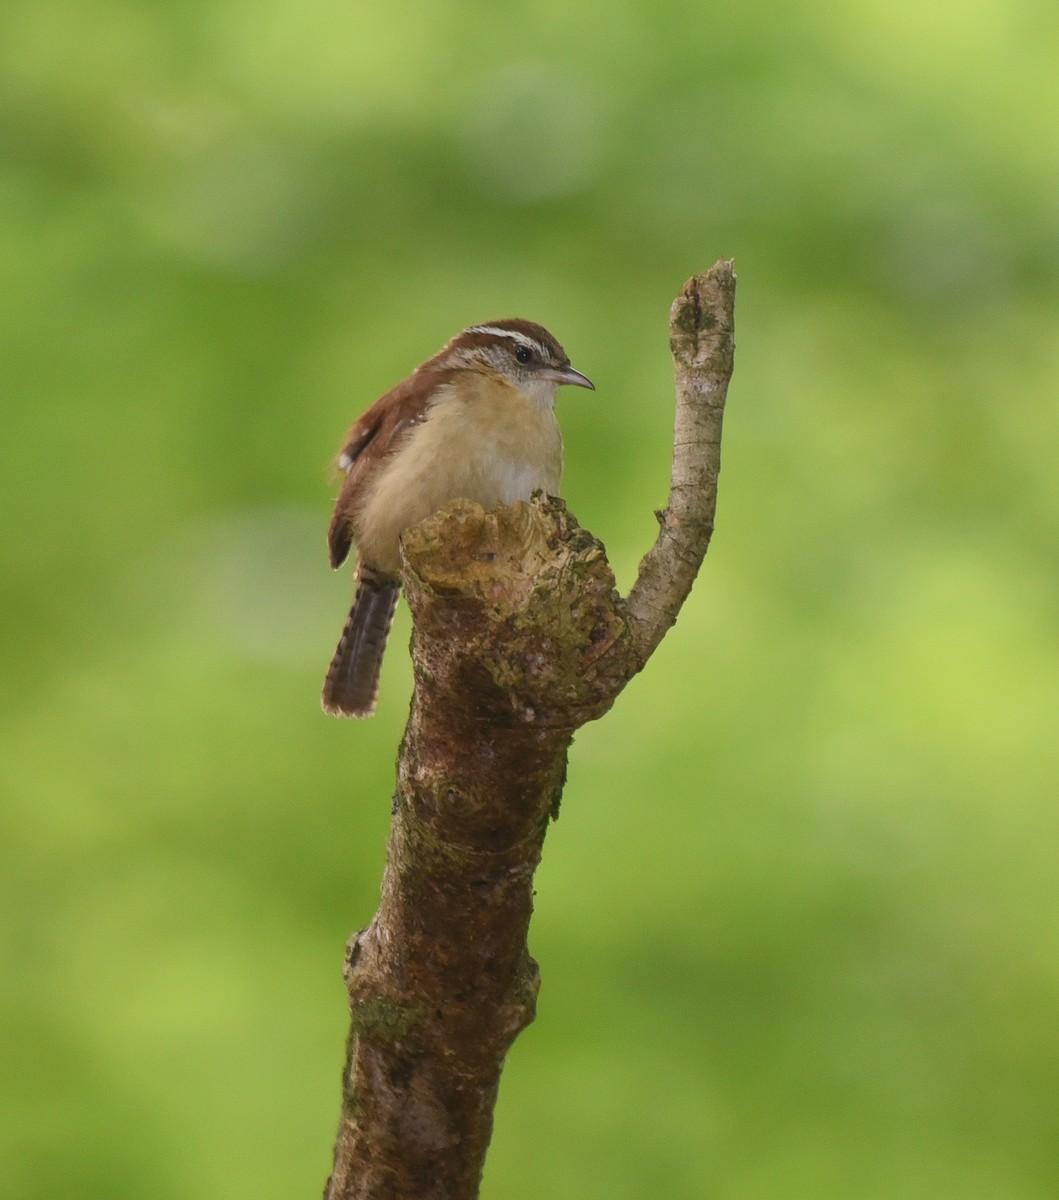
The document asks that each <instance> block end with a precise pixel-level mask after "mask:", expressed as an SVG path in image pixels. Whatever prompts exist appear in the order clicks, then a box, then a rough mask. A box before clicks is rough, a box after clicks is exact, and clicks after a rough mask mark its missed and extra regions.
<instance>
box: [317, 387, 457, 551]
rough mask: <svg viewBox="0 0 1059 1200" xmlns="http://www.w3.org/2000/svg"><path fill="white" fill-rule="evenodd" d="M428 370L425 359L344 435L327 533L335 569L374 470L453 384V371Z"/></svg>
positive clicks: (346, 548)
mask: <svg viewBox="0 0 1059 1200" xmlns="http://www.w3.org/2000/svg"><path fill="white" fill-rule="evenodd" d="M430 368H431V364H429V363H424V365H423V366H422V367H420V368H419V370H417V371H416V372H415V373H414V374H413V375H409V377H408V378H407V379H405V380H403V381H402V382H401V383H399V384H398V385H397V386H396V387H395V388H391V389H390V391H388V392H387V393H386V395H384V396H380V397H379V399H378V400H376V401H375V403H374V404H373V405H372V406H371V408H369V409H368V410H367V412H366V413H364V415H363V416H362V417H361V418H360V420H358V421H357V422H356V424H355V425H354V426H353V427H352V429H350V431H349V433H347V434H346V436H345V439H344V441H343V445H342V451H341V453H340V454H339V456H338V465H339V467H340V469H341V470H343V471H344V472H345V474H346V478H345V479H344V480H343V482H342V487H341V489H340V490H339V493H338V499H337V500H336V501H335V511H334V516H333V517H332V518H331V528H330V529H329V530H328V534H327V544H328V546H329V547H330V550H331V566H332V567H340V566H341V565H342V564H343V563H344V562H345V561H346V559H347V558H348V557H349V552H350V550H351V549H352V547H353V542H354V541H355V540H356V536H357V531H356V523H357V512H358V510H359V508H360V499H361V496H362V494H363V491H364V487H365V485H366V484H367V482H368V481H369V480H370V478H371V476H372V474H373V473H374V470H375V468H376V467H377V466H378V464H379V463H380V462H381V461H382V460H383V459H384V458H387V457H389V455H391V454H393V452H394V451H395V450H396V449H397V448H398V446H400V444H401V443H402V442H403V441H404V439H405V438H406V437H407V436H408V435H409V433H411V431H412V430H413V429H414V428H415V426H416V425H418V424H419V423H420V422H421V421H422V420H423V418H424V417H425V416H426V413H427V409H428V408H429V406H430V399H431V397H432V396H433V394H434V392H435V391H436V389H437V388H439V387H441V386H442V385H443V384H445V383H447V382H449V380H450V379H451V377H452V375H453V374H454V372H452V371H437V370H433V369H430Z"/></svg>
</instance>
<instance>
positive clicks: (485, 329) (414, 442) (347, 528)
mask: <svg viewBox="0 0 1059 1200" xmlns="http://www.w3.org/2000/svg"><path fill="white" fill-rule="evenodd" d="M564 383H569V384H573V385H574V386H575V387H586V388H591V387H592V386H593V385H592V382H591V381H590V380H589V379H587V378H586V377H585V376H584V375H582V374H581V372H580V371H575V370H574V368H573V367H572V366H570V360H569V358H568V357H567V356H566V352H565V351H564V350H563V348H562V346H560V345H559V343H558V342H557V341H556V340H555V338H554V337H552V335H551V334H550V333H549V332H548V331H547V330H546V329H544V328H543V327H542V326H540V325H536V324H534V323H533V322H532V321H523V320H521V319H519V318H510V319H507V320H503V321H490V322H488V323H487V324H484V325H472V326H471V327H470V328H469V329H465V330H464V331H463V332H462V333H459V334H457V335H456V337H454V338H453V339H452V341H450V342H449V343H448V345H446V346H445V347H444V348H443V349H441V350H440V351H439V352H438V353H437V354H435V355H434V357H433V358H428V359H427V361H426V362H424V363H423V364H422V365H421V366H419V367H417V368H416V369H415V371H413V372H412V374H411V375H409V376H408V378H407V379H405V380H404V381H403V382H401V383H399V384H398V385H397V386H396V387H395V388H392V389H391V390H390V391H388V392H387V393H386V394H385V395H384V396H382V397H380V399H378V400H376V401H375V403H374V404H373V405H372V406H371V408H369V409H368V411H367V412H366V413H364V415H363V416H362V417H361V418H360V420H359V421H357V423H356V424H355V425H354V426H353V428H352V429H350V431H349V433H348V434H347V435H346V439H345V443H344V445H343V448H342V451H341V453H340V454H339V456H338V465H339V468H340V469H341V470H342V471H344V472H345V476H346V478H345V481H344V482H343V484H342V487H341V490H340V491H339V493H338V499H337V501H336V502H335V512H334V516H333V517H332V519H331V528H330V530H329V532H328V535H327V541H328V545H329V546H330V549H331V566H332V567H335V568H337V567H340V566H341V565H342V563H343V562H345V560H346V558H347V557H348V555H349V552H350V549H351V548H352V547H353V545H354V543H355V544H356V547H357V553H358V561H357V588H356V594H355V596H354V599H353V607H352V609H351V610H350V613H349V618H348V619H347V621H346V627H345V629H343V630H342V637H341V638H340V640H339V643H338V648H337V650H335V656H334V658H333V659H332V660H331V666H330V668H329V669H328V672H327V678H326V679H325V680H324V690H323V697H322V702H323V707H324V710H325V711H326V712H329V713H333V714H334V715H335V716H336V717H370V716H371V714H372V713H373V712H374V711H375V696H376V692H377V691H378V686H379V669H380V667H381V665H382V655H383V651H384V650H385V648H386V638H387V636H388V634H389V632H390V624H391V622H392V620H393V613H394V609H395V608H396V606H397V593H398V589H399V586H400V579H399V574H400V568H401V552H400V540H401V534H402V533H404V531H405V530H406V529H409V528H411V527H412V526H413V525H416V524H418V522H420V521H423V520H425V519H426V518H427V517H429V516H431V514H433V513H435V512H437V511H438V510H439V509H441V508H444V507H445V505H446V504H448V503H449V502H450V501H452V500H456V499H461V498H462V499H465V500H475V501H477V502H478V503H479V504H481V505H482V506H483V507H484V508H495V507H496V506H497V505H498V504H511V503H513V502H514V501H515V500H528V499H529V497H530V495H531V494H532V493H533V492H534V491H536V490H537V489H538V488H539V489H541V490H542V491H544V492H547V493H549V494H552V495H554V494H556V493H557V492H558V490H559V479H560V476H561V475H562V469H563V440H562V435H561V434H560V432H559V423H558V421H557V420H556V419H555V411H554V405H555V393H556V391H557V390H558V388H559V386H560V384H564Z"/></svg>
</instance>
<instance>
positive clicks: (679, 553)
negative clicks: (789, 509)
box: [626, 261, 735, 662]
mask: <svg viewBox="0 0 1059 1200" xmlns="http://www.w3.org/2000/svg"><path fill="white" fill-rule="evenodd" d="M669 345H670V349H671V350H672V352H673V366H674V369H675V372H676V391H677V412H676V421H675V424H674V430H673V469H672V475H671V479H670V488H669V504H668V505H667V507H666V508H665V509H664V510H663V511H662V512H660V513H659V514H658V523H659V526H660V528H659V531H658V540H657V541H656V542H655V544H654V546H652V548H651V549H650V550H649V551H648V552H647V554H646V555H645V556H644V559H643V561H642V562H641V563H640V572H639V576H638V578H637V580H636V583H635V584H634V585H633V588H632V590H631V591H630V592H629V596H628V599H627V601H626V606H627V609H628V615H629V625H630V633H631V635H632V637H633V638H634V639H635V641H636V643H637V645H638V646H639V650H640V654H641V655H642V657H643V661H644V662H646V661H647V660H648V658H650V657H651V654H652V653H653V652H654V649H655V647H656V646H657V645H658V643H659V642H660V641H661V640H662V638H663V637H664V636H665V634H666V631H667V630H668V629H669V628H670V627H671V626H672V625H673V623H674V622H675V621H676V619H677V614H678V613H679V612H680V609H681V606H682V605H683V603H684V601H685V600H686V599H687V597H688V594H689V592H690V591H691V585H692V584H693V583H694V582H695V576H696V575H697V574H698V571H699V567H700V566H701V565H702V560H703V558H704V557H705V556H706V551H707V549H708V548H709V545H710V538H711V537H712V535H713V520H714V514H715V512H716V509H717V476H718V475H719V473H720V470H721V423H722V421H723V418H724V404H725V399H726V398H727V395H728V381H729V380H730V379H731V377H732V367H733V365H734V361H735V272H734V271H733V269H732V263H731V261H721V262H718V263H715V264H714V266H712V267H711V268H710V270H709V271H707V272H706V274H705V275H695V276H693V277H692V278H691V279H689V280H688V282H687V283H686V284H684V287H683V288H682V289H681V292H680V295H679V296H677V298H676V299H675V300H674V301H673V306H672V308H671V309H670V310H669Z"/></svg>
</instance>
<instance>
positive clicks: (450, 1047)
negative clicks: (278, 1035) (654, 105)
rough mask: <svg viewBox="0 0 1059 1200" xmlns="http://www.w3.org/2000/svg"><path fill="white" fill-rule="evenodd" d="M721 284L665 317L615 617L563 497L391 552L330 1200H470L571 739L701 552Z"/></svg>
mask: <svg viewBox="0 0 1059 1200" xmlns="http://www.w3.org/2000/svg"><path fill="white" fill-rule="evenodd" d="M733 288H734V277H733V276H732V273H731V265H730V264H727V263H720V264H718V265H717V266H716V267H714V268H713V270H712V271H711V272H710V273H709V274H708V275H706V276H701V277H697V278H696V279H694V280H691V281H689V283H688V284H687V285H685V289H684V292H683V293H682V296H681V297H679V298H678V300H677V302H676V303H675V304H674V307H673V311H672V313H671V318H670V319H671V332H672V345H673V353H674V358H675V360H676V362H677V386H678V406H677V411H678V416H677V437H676V442H677V448H676V450H675V452H674V467H673V487H672V491H671V495H670V507H669V509H668V510H667V513H666V514H664V516H663V519H662V531H661V533H660V535H659V539H658V544H657V545H656V546H655V548H654V549H653V550H652V551H651V553H650V554H648V556H647V558H645V560H644V563H643V566H642V567H641V572H640V578H639V579H638V580H637V583H636V586H635V587H634V588H633V591H632V593H631V594H630V596H629V600H628V602H623V601H622V599H621V598H620V597H619V596H618V594H617V591H616V589H615V586H614V577H613V574H612V572H611V569H610V566H609V564H608V563H607V560H606V556H605V554H604V551H603V547H602V546H601V545H600V543H599V542H598V541H596V539H595V538H594V537H592V535H591V534H589V533H587V532H586V531H585V530H583V529H581V528H580V527H579V526H578V524H577V522H576V521H575V520H574V518H573V517H572V516H571V515H570V514H569V513H568V512H567V511H566V507H565V505H564V504H563V502H562V501H561V500H556V499H549V498H542V497H536V498H534V500H532V501H531V502H530V503H528V504H523V503H520V504H515V505H512V506H509V507H503V508H500V509H498V510H497V511H496V512H491V513H489V512H485V511H484V510H483V509H482V508H481V507H479V506H478V505H476V504H472V503H469V502H467V501H458V502H457V503H456V504H454V505H452V506H450V507H449V508H448V509H446V510H445V511H444V512H442V513H439V514H437V515H436V516H434V517H432V518H430V519H429V520H427V521H425V522H423V524H421V525H419V526H417V527H416V528H415V529H413V530H411V531H410V532H409V533H407V534H406V535H405V537H404V539H403V551H404V557H405V571H404V578H403V581H404V587H405V594H406V596H407V598H408V602H409V606H410V608H411V610H412V621H413V635H412V657H413V664H414V672H415V691H414V694H413V697H412V708H411V713H410V715H409V720H408V726H407V728H406V730H405V736H404V739H403V741H402V743H401V750H400V755H399V758H398V764H397V789H396V794H395V796H394V802H393V804H394V807H393V813H394V816H393V826H392V830H391V835H390V842H389V847H388V852H387V865H386V871H385V874H384V877H383V884H382V897H381V902H380V905H379V910H378V912H377V913H376V915H375V918H374V919H373V921H372V923H371V924H370V925H369V926H368V928H367V929H365V930H362V931H361V932H360V933H358V934H357V935H356V936H355V937H354V938H353V939H352V941H351V942H350V944H349V947H348V952H347V958H346V971H345V978H346V985H347V988H348V991H349V1002H350V1011H351V1031H350V1038H349V1045H348V1058H347V1062H346V1067H345V1071H344V1075H343V1087H342V1116H341V1120H340V1124H339V1130H338V1138H337V1141H336V1144H335V1155H334V1166H333V1169H332V1174H331V1178H330V1179H329V1180H328V1184H327V1189H326V1192H325V1196H326V1198H327V1200H473V1198H474V1197H476V1196H477V1194H478V1184H479V1180H480V1178H481V1171H482V1164H483V1162H484V1158H485V1152H486V1148H487V1145H488V1142H489V1136H490V1133H491V1130H492V1115H493V1106H494V1104H495V1101H496V1095H497V1088H498V1086H499V1080H500V1072H501V1069H502V1066H503V1062H504V1057H505V1055H506V1053H507V1050H508V1048H509V1047H510V1045H511V1043H512V1042H513V1041H514V1039H515V1037H516V1036H517V1035H518V1033H519V1032H520V1030H522V1029H523V1028H524V1027H525V1026H526V1025H527V1024H528V1023H529V1022H530V1021H531V1020H532V1019H533V1015H534V1006H535V1001H536V995H537V986H538V972H537V966H536V963H534V961H533V960H532V959H531V958H530V956H529V952H528V950H527V946H526V937H527V932H528V929H529V921H530V915H531V913H532V909H533V887H532V885H533V873H534V870H535V869H536V867H537V864H538V862H539V861H540V855H541V847H542V844H543V841H544V835H545V831H546V830H547V827H548V822H549V819H550V818H552V817H555V816H556V815H557V814H558V807H559V799H560V796H561V793H562V787H563V782H564V780H565V774H566V756H567V750H568V748H569V745H570V741H571V739H572V737H573V734H574V732H575V730H576V729H578V728H579V727H580V726H581V725H583V724H584V723H585V722H586V721H590V720H593V719H595V718H596V717H599V716H602V715H603V713H605V712H606V711H607V709H608V708H609V707H610V706H611V705H612V704H613V703H614V700H615V698H616V697H617V695H618V693H619V692H620V691H621V689H622V688H623V687H624V686H625V684H626V683H627V682H628V681H629V679H631V678H632V676H633V675H634V674H635V673H636V672H637V671H638V670H640V669H641V668H642V666H643V665H644V662H645V661H646V659H647V657H648V656H649V654H650V652H651V650H652V649H653V648H654V646H655V645H657V643H658V641H659V640H660V639H661V637H662V636H663V634H664V633H665V630H666V629H667V628H668V627H669V626H670V625H671V624H672V623H673V621H674V620H675V619H676V613H677V610H678V609H679V607H680V604H681V603H682V601H683V599H684V597H685V596H686V595H687V593H688V591H689V589H690V587H691V583H692V580H693V579H694V575H695V571H696V570H697V569H698V565H699V563H700V562H701V560H702V556H703V555H704V554H705V552H706V546H707V544H708V542H709V533H710V530H711V529H712V519H713V508H714V504H715V500H716V476H717V451H718V441H719V437H720V415H721V409H722V408H723V403H724V393H725V387H726V385H727V374H722V372H723V371H724V369H725V366H726V368H727V372H728V373H730V371H731V363H732V356H731V327H732V321H731V304H732V294H733ZM678 460H679V464H678ZM699 493H706V496H705V498H703V496H702V495H701V494H699Z"/></svg>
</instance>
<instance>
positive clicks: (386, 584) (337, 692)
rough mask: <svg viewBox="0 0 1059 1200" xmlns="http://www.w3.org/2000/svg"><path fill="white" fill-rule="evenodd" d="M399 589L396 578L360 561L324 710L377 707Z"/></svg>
mask: <svg viewBox="0 0 1059 1200" xmlns="http://www.w3.org/2000/svg"><path fill="white" fill-rule="evenodd" d="M397 592H398V584H397V580H396V579H391V578H390V577H389V576H386V575H381V574H379V573H378V572H377V571H375V570H374V569H373V568H371V567H368V566H365V565H364V563H358V564H357V591H356V595H355V596H354V597H353V607H352V608H351V609H350V610H349V617H348V619H347V620H346V627H345V629H343V630H342V636H341V638H339V641H338V649H336V650H335V656H334V658H333V659H332V660H331V666H330V667H328V669H327V678H326V679H325V680H324V691H323V696H322V697H321V703H322V704H323V706H324V712H329V713H331V715H332V716H335V717H370V716H371V714H372V713H373V712H374V711H375V696H376V693H377V692H378V690H379V670H380V669H381V667H382V655H383V651H384V650H385V649H386V638H387V637H388V636H389V633H390V624H391V622H392V621H393V610H394V609H395V608H396V607H397Z"/></svg>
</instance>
